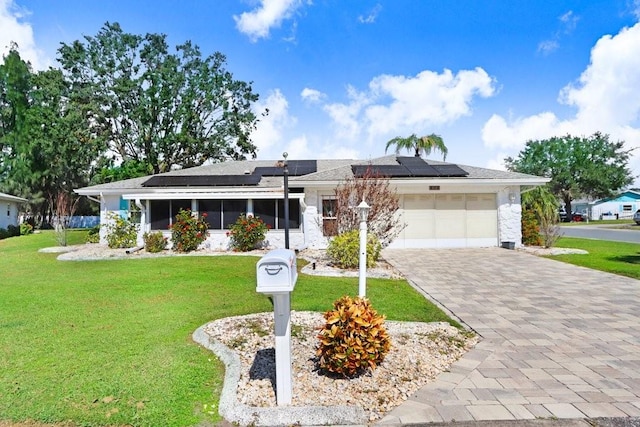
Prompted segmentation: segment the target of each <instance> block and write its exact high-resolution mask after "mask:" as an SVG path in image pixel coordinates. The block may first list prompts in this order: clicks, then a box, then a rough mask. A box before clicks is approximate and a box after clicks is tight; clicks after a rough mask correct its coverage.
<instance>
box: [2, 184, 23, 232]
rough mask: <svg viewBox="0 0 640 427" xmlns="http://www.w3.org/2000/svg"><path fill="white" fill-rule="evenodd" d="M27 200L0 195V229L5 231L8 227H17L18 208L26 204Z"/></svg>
mask: <svg viewBox="0 0 640 427" xmlns="http://www.w3.org/2000/svg"><path fill="white" fill-rule="evenodd" d="M26 202H27V199H23V198H22V197H17V196H12V195H10V194H5V193H0V228H4V229H5V230H6V229H7V227H9V226H10V225H13V226H16V227H17V226H18V225H19V224H18V210H19V209H18V206H19V205H21V204H22V203H26Z"/></svg>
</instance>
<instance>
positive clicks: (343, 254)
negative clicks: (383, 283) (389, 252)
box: [327, 230, 382, 268]
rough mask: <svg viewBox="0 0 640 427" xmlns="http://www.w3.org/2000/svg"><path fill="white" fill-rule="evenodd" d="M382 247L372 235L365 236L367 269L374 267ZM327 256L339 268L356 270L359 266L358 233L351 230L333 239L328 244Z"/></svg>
mask: <svg viewBox="0 0 640 427" xmlns="http://www.w3.org/2000/svg"><path fill="white" fill-rule="evenodd" d="M381 250H382V245H381V244H380V241H379V240H378V238H377V237H376V236H375V235H373V234H368V235H367V267H374V266H375V265H376V262H377V261H378V258H379V257H380V251H381ZM327 255H328V256H329V258H330V259H331V261H333V262H334V263H335V264H336V265H338V266H339V267H341V268H356V267H358V266H359V264H360V232H359V230H351V231H347V232H346V233H342V234H340V235H339V236H336V237H334V238H333V239H331V241H330V242H329V247H328V248H327Z"/></svg>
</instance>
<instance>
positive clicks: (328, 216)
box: [322, 198, 338, 236]
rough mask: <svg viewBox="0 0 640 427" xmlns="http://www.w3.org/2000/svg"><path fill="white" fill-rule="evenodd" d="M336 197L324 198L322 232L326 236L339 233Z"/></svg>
mask: <svg viewBox="0 0 640 427" xmlns="http://www.w3.org/2000/svg"><path fill="white" fill-rule="evenodd" d="M336 204H337V202H336V199H329V198H327V199H322V232H323V234H324V235H325V236H337V235H338V222H337V218H336V207H337V206H336Z"/></svg>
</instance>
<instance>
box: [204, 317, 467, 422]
mask: <svg viewBox="0 0 640 427" xmlns="http://www.w3.org/2000/svg"><path fill="white" fill-rule="evenodd" d="M291 323H292V340H291V341H292V345H291V349H292V363H293V372H292V375H293V399H292V406H340V405H343V406H344V405H347V406H360V407H362V408H363V409H364V410H365V411H366V412H367V417H368V418H369V420H372V421H373V420H376V419H379V418H381V417H382V416H383V415H384V413H385V412H387V411H389V410H391V409H393V408H394V407H396V406H398V405H399V404H400V403H402V402H403V401H404V400H406V399H407V398H408V397H409V396H410V395H411V394H413V393H414V392H415V391H417V390H418V389H419V388H421V387H422V386H423V385H425V384H426V383H428V382H430V381H432V380H433V379H434V378H435V377H436V376H437V375H438V374H439V373H441V372H443V371H447V370H448V369H449V367H450V366H451V364H452V363H453V362H455V361H456V360H457V359H458V358H460V357H461V356H462V355H463V354H464V353H465V352H467V351H468V350H469V349H470V348H471V347H472V346H474V345H475V343H476V342H477V338H476V336H473V335H471V334H469V333H466V332H464V331H460V330H458V329H456V328H454V327H452V326H450V325H449V324H447V323H417V322H395V321H386V322H385V325H386V327H387V330H388V332H389V334H390V336H391V339H392V348H391V350H390V352H389V353H388V354H387V356H386V358H385V360H384V362H383V363H382V364H381V365H380V366H379V367H378V368H377V369H376V370H374V371H373V372H369V373H367V374H364V375H361V376H360V377H357V378H354V379H343V378H339V377H338V378H337V377H335V376H334V377H331V376H326V375H324V374H322V373H320V372H319V371H318V370H317V366H316V357H315V349H316V345H317V338H316V335H317V334H318V328H320V327H322V325H323V324H324V319H323V317H322V314H321V313H314V312H295V311H294V312H292V317H291ZM273 327H274V326H273V313H258V314H251V315H247V316H239V317H230V318H224V319H219V320H216V321H213V322H211V323H209V324H207V325H206V326H205V327H204V332H205V333H206V334H207V335H209V336H210V337H211V338H213V339H214V340H216V341H218V342H221V343H222V344H224V345H226V346H227V347H229V348H230V349H231V350H233V351H234V352H236V353H237V354H238V356H239V358H240V363H241V368H240V381H239V383H238V387H237V397H238V401H239V403H241V404H244V405H247V406H252V407H276V406H277V405H276V395H275V386H274V384H275V349H274V340H275V338H274V332H273Z"/></svg>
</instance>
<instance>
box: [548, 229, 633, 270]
mask: <svg viewBox="0 0 640 427" xmlns="http://www.w3.org/2000/svg"><path fill="white" fill-rule="evenodd" d="M555 246H556V247H558V248H576V249H584V250H586V251H588V252H589V254H588V255H580V254H571V255H555V256H552V257H550V258H553V259H557V260H560V261H564V262H568V263H570V264H574V265H580V266H582V267H588V268H593V269H595V270H601V271H606V272H609V273H614V274H620V275H622V276H628V277H632V278H634V279H640V244H638V243H623V242H608V241H604V240H594V239H578V238H573V237H562V238H560V239H559V240H558V242H557V243H556V245H555ZM577 280H579V279H577Z"/></svg>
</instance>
